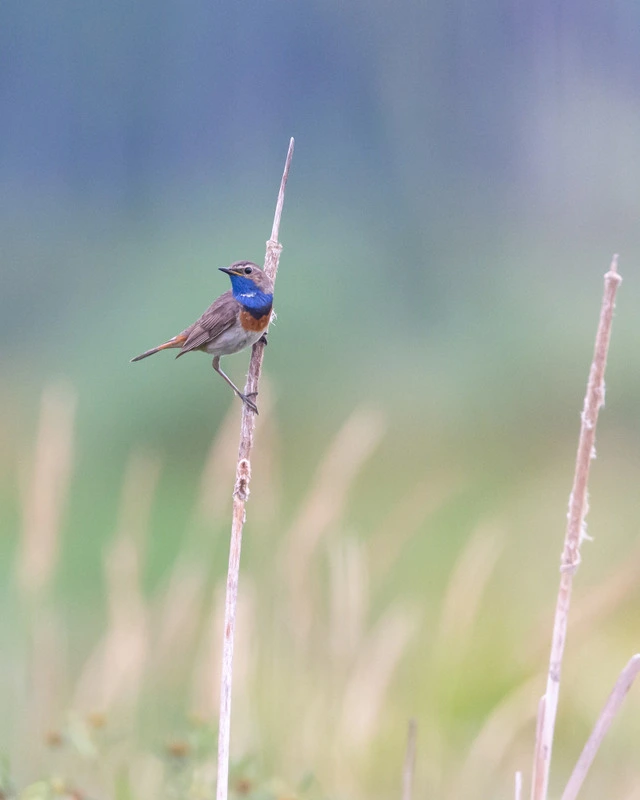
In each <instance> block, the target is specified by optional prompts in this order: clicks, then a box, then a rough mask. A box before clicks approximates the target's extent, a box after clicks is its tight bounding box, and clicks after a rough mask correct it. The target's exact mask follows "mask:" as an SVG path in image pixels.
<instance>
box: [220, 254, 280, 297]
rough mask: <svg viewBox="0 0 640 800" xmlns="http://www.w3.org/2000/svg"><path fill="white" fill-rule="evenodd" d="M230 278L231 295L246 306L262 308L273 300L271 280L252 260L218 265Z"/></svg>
mask: <svg viewBox="0 0 640 800" xmlns="http://www.w3.org/2000/svg"><path fill="white" fill-rule="evenodd" d="M220 271H221V272H226V273H227V275H228V276H229V277H230V278H231V288H232V290H233V296H234V297H235V298H236V300H238V301H239V302H240V303H242V304H243V305H244V306H247V307H248V308H262V307H265V306H269V305H271V303H272V302H273V281H272V280H271V278H269V276H268V275H267V274H266V273H265V272H264V270H262V269H260V267H259V266H258V265H257V264H254V263H253V261H236V262H235V263H234V264H232V265H231V266H230V267H220Z"/></svg>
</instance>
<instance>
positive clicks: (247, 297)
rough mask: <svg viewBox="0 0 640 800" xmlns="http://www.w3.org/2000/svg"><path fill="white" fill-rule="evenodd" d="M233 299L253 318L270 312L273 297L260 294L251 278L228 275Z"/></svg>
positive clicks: (263, 293)
mask: <svg viewBox="0 0 640 800" xmlns="http://www.w3.org/2000/svg"><path fill="white" fill-rule="evenodd" d="M229 277H230V278H231V288H232V290H233V296H234V297H235V299H236V300H237V301H238V302H239V303H242V305H243V306H244V307H245V308H246V309H247V311H250V312H251V313H252V314H253V316H257V317H261V316H262V315H263V314H266V313H268V312H269V311H270V310H271V306H272V304H273V295H272V294H265V292H262V291H261V290H260V289H258V287H257V286H256V285H255V283H254V282H253V281H252V280H251V278H245V277H244V276H243V275H229Z"/></svg>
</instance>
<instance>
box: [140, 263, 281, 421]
mask: <svg viewBox="0 0 640 800" xmlns="http://www.w3.org/2000/svg"><path fill="white" fill-rule="evenodd" d="M219 269H220V271H221V272H225V273H226V274H227V275H228V276H229V278H230V279H231V289H230V290H229V291H227V292H224V294H221V295H220V297H218V299H217V300H214V302H213V303H212V304H211V305H210V306H209V308H208V309H207V310H206V311H205V312H204V314H203V315H202V316H201V317H200V318H199V319H197V320H196V321H195V322H194V323H193V324H192V325H189V327H188V328H185V329H184V330H183V331H182V333H179V334H178V335H177V336H174V337H173V338H172V339H169V341H168V342H164V344H160V345H158V346H157V347H152V348H151V350H145V352H144V353H140V355H139V356H136V357H135V358H132V359H131V361H132V362H133V361H141V360H142V359H143V358H148V357H149V356H152V355H154V354H155V353H158V352H160V350H170V349H179V350H180V352H179V353H178V354H177V355H176V358H180V356H183V355H184V354H185V353H191V352H192V351H194V350H200V351H202V352H204V353H209V355H212V356H213V361H212V364H211V365H212V366H213V368H214V370H215V371H216V372H217V373H218V375H220V376H221V377H222V378H224V380H225V381H226V382H227V383H228V384H229V386H230V387H231V388H232V389H233V391H234V392H235V393H236V395H237V396H238V397H239V398H240V400H242V402H243V403H244V404H245V405H246V406H247V407H248V408H250V409H251V410H252V411H253V412H255V413H256V414H257V413H258V407H257V406H256V404H255V402H254V400H253V399H252V398H254V397H256V395H257V393H256V392H251V393H249V394H243V393H242V392H241V391H240V389H238V387H237V386H236V385H235V383H234V382H233V381H232V380H231V378H230V377H229V376H228V375H225V373H224V372H223V371H222V369H221V368H220V358H221V357H222V356H227V355H231V354H232V353H238V352H239V351H240V350H244V349H245V347H250V346H251V345H254V344H255V343H256V342H258V341H262V342H264V344H266V343H267V338H266V331H267V328H268V327H269V322H270V321H271V311H272V308H273V281H272V280H271V278H270V277H269V276H268V275H267V274H266V272H264V270H262V269H261V268H260V267H259V266H258V265H257V264H254V263H253V261H235V262H234V263H233V264H231V266H229V267H219Z"/></svg>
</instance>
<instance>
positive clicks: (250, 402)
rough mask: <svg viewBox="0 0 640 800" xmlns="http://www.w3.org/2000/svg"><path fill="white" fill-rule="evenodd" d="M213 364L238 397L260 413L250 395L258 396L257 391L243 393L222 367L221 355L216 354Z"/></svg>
mask: <svg viewBox="0 0 640 800" xmlns="http://www.w3.org/2000/svg"><path fill="white" fill-rule="evenodd" d="M211 366H212V367H213V368H214V369H215V371H216V372H217V373H218V375H220V377H222V378H224V379H225V381H226V382H227V383H228V384H229V386H230V387H231V388H232V389H233V391H234V392H235V393H236V394H237V395H238V397H239V398H240V399H241V400H242V402H243V403H244V404H245V405H246V406H248V407H249V408H250V409H251V410H252V411H255V413H256V414H257V413H258V406H257V405H256V404H255V403H254V402H253V400H250V399H249V398H250V397H257V394H258V393H257V392H251V394H249V395H246V394H242V392H241V391H240V389H238V387H237V386H236V385H235V383H234V382H233V381H232V380H231V378H230V377H229V376H228V375H225V374H224V372H223V371H222V370H221V369H220V356H215V357H214V359H213V361H212V362H211Z"/></svg>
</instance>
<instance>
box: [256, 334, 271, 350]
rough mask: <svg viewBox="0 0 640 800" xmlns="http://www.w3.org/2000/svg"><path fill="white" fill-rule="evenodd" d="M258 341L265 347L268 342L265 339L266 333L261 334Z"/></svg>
mask: <svg viewBox="0 0 640 800" xmlns="http://www.w3.org/2000/svg"><path fill="white" fill-rule="evenodd" d="M258 341H259V342H262V344H263V345H264V346H265V347H266V346H267V345H268V344H269V342H268V341H267V334H266V333H263V334H262V336H261V337H260V338H259V339H258Z"/></svg>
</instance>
